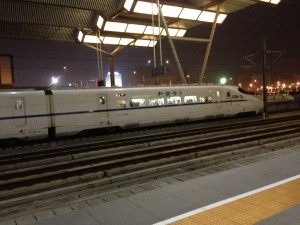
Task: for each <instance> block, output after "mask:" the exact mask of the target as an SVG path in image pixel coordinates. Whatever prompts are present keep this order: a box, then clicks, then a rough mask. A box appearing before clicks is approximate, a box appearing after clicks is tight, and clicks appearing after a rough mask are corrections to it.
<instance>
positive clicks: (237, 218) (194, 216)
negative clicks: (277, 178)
mask: <svg viewBox="0 0 300 225" xmlns="http://www.w3.org/2000/svg"><path fill="white" fill-rule="evenodd" d="M298 204H300V175H298V176H295V177H293V178H289V179H287V180H285V181H281V182H277V183H275V184H272V185H268V186H266V187H263V188H260V189H257V190H254V191H251V192H248V193H245V194H242V195H239V196H237V197H233V198H231V199H227V200H224V201H221V202H219V203H215V204H212V205H210V206H207V207H203V208H201V209H198V210H196V211H198V212H196V211H195V212H196V213H195V212H190V213H187V214H183V215H181V216H178V217H174V218H172V219H169V220H166V221H164V222H160V223H157V224H156V225H165V224H169V225H199V224H201V225H202V224H203V225H209V224H211V225H212V224H213V225H215V224H222V225H227V224H228V225H250V224H255V223H257V222H259V221H262V220H264V219H267V218H269V217H271V216H273V215H275V214H278V213H279V212H281V211H284V210H286V209H288V208H291V207H293V206H295V205H298ZM189 214H190V215H189Z"/></svg>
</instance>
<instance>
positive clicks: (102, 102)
mask: <svg viewBox="0 0 300 225" xmlns="http://www.w3.org/2000/svg"><path fill="white" fill-rule="evenodd" d="M99 103H100V104H101V105H104V104H105V97H104V96H101V97H100V98H99Z"/></svg>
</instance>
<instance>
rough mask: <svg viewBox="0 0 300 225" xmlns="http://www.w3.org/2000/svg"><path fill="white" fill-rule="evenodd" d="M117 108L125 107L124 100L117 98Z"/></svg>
mask: <svg viewBox="0 0 300 225" xmlns="http://www.w3.org/2000/svg"><path fill="white" fill-rule="evenodd" d="M117 108H126V101H125V100H117Z"/></svg>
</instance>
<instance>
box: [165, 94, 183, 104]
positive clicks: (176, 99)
mask: <svg viewBox="0 0 300 225" xmlns="http://www.w3.org/2000/svg"><path fill="white" fill-rule="evenodd" d="M167 103H168V104H169V105H177V104H181V97H180V96H172V97H169V98H167Z"/></svg>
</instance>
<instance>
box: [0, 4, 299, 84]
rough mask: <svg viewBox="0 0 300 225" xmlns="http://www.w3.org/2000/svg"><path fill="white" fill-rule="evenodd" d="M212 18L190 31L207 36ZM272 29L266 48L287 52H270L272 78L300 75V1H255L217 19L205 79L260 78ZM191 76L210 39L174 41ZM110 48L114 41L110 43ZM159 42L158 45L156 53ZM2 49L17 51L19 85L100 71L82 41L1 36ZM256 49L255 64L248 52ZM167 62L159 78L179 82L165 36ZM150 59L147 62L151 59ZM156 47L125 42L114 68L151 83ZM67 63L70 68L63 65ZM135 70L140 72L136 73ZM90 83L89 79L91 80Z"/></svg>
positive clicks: (78, 78)
mask: <svg viewBox="0 0 300 225" xmlns="http://www.w3.org/2000/svg"><path fill="white" fill-rule="evenodd" d="M210 29H211V24H204V25H200V26H197V27H194V28H192V29H190V30H189V31H188V32H187V34H186V36H187V37H199V38H208V36H209V32H210ZM264 35H268V40H267V49H268V50H272V51H277V52H279V51H280V52H281V51H282V52H284V53H283V54H282V56H281V58H280V60H278V61H277V62H276V63H273V61H274V59H275V57H276V54H268V56H267V60H268V64H270V69H269V70H268V74H269V75H268V80H269V82H275V81H276V80H278V79H280V80H286V82H292V81H297V80H300V42H299V40H300V1H298V0H283V1H282V2H281V3H280V4H279V5H278V6H275V7H272V6H270V5H268V4H263V3H259V4H255V5H253V6H250V7H248V8H246V9H243V10H240V11H238V12H235V13H232V14H230V15H229V16H228V17H227V19H226V20H225V21H224V22H223V24H221V25H218V26H217V29H216V33H215V37H214V42H213V45H212V49H211V53H210V57H209V61H208V66H207V70H206V74H205V80H204V82H208V83H216V82H218V79H219V77H220V76H227V77H228V78H229V77H232V84H235V85H237V84H238V83H240V82H243V83H247V82H251V79H258V80H260V79H261V76H262V75H261V74H262V69H261V61H262V60H261V55H260V52H261V48H262V47H261V45H262V44H261V39H262V36H264ZM174 44H175V47H176V50H177V52H178V55H179V59H180V61H181V64H182V67H183V70H184V73H185V75H189V78H188V82H189V83H195V82H197V77H198V75H199V73H200V70H201V66H202V60H203V56H204V53H205V49H206V44H204V43H195V42H183V41H174ZM110 48H111V49H113V48H114V46H110ZM158 48H159V45H157V46H156V55H157V57H156V59H157V61H160V59H159V54H158V52H159V51H158ZM0 54H10V55H13V60H14V75H15V84H16V86H26V87H32V86H48V85H49V84H50V83H51V77H52V76H60V75H61V78H60V79H61V82H62V83H66V82H68V83H74V82H77V83H83V84H84V85H85V84H87V81H88V80H95V78H97V77H98V63H97V54H96V51H95V50H93V49H90V48H87V47H86V46H83V45H81V44H79V43H62V42H44V41H19V40H0ZM250 54H255V55H254V56H253V58H252V60H253V61H254V62H255V63H256V64H257V65H256V66H254V67H253V68H250V69H247V70H246V69H243V68H242V66H246V65H248V64H249V63H248V62H247V61H246V60H244V59H243V57H244V56H247V55H250ZM102 57H103V62H102V63H103V73H104V74H107V72H108V71H109V65H108V58H107V56H106V55H105V54H103V55H102ZM162 57H163V62H165V61H166V60H169V64H167V65H166V67H167V74H166V75H165V76H164V77H160V78H159V81H160V83H168V84H169V83H170V82H171V83H172V84H175V83H178V82H180V80H179V75H178V73H177V71H176V70H177V69H176V65H175V63H174V59H173V56H172V54H171V50H170V47H169V44H168V42H167V40H163V41H162ZM149 59H150V60H151V63H150V64H149V63H148V60H149ZM152 63H153V48H142V47H140V48H135V47H128V48H124V49H123V50H122V51H121V52H120V53H119V54H118V55H117V56H116V57H115V71H118V72H120V73H121V74H122V76H123V85H124V86H127V85H136V84H143V83H144V84H153V78H152V77H151V69H152V67H153V64H152ZM64 67H66V68H67V69H66V70H64ZM134 71H135V72H136V73H134ZM90 85H91V84H90Z"/></svg>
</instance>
